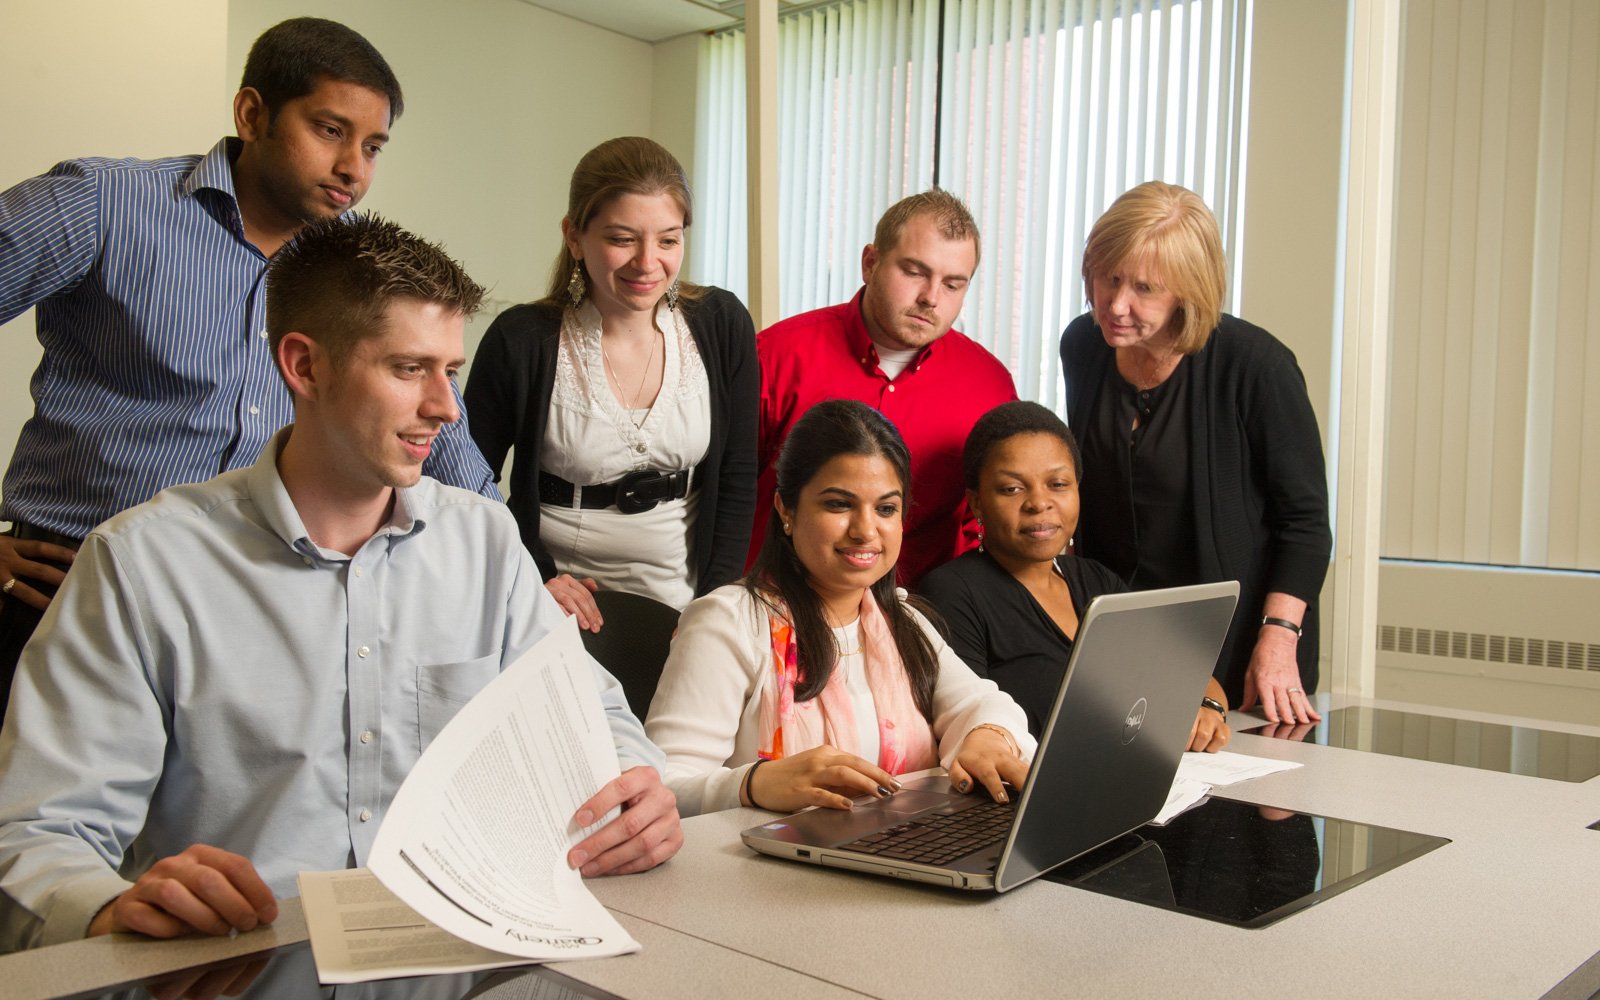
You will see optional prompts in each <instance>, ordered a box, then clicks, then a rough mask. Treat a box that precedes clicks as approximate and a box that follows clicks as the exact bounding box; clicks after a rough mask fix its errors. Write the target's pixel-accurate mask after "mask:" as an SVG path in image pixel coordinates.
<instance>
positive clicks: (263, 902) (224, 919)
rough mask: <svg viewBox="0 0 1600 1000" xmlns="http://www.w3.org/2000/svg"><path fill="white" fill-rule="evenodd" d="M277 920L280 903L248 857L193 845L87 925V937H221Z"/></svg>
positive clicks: (152, 869)
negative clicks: (194, 933)
mask: <svg viewBox="0 0 1600 1000" xmlns="http://www.w3.org/2000/svg"><path fill="white" fill-rule="evenodd" d="M276 919H278V901H277V900H276V899H274V898H273V896H272V890H271V889H268V888H267V884H266V883H265V882H263V881H262V880H261V876H260V875H259V874H258V873H257V872H256V869H255V866H254V865H252V864H251V863H250V861H249V859H248V858H244V857H241V856H240V855H237V854H234V853H232V852H229V851H224V850H222V849H221V848H220V847H212V846H211V845H210V844H195V845H194V846H193V847H190V848H188V849H187V850H185V851H184V852H183V853H181V854H174V855H171V856H170V857H165V858H162V859H161V860H160V861H157V862H156V863H155V864H154V865H152V866H151V867H150V870H149V871H147V872H145V873H144V874H143V875H140V876H139V879H138V881H136V882H134V883H133V886H132V888H130V889H128V890H127V891H125V892H124V893H122V895H120V896H118V897H116V898H115V899H113V900H112V901H111V902H109V903H107V904H106V905H105V907H104V908H102V909H101V910H100V912H99V913H97V914H95V917H94V919H93V920H92V921H90V922H89V933H88V935H87V936H88V937H96V936H98V935H101V934H122V933H126V932H129V931H133V932H135V933H139V934H147V935H149V936H150V937H158V938H170V937H177V936H178V935H180V934H187V933H189V932H191V931H199V932H200V933H202V934H215V935H222V934H228V933H231V932H232V931H248V930H254V929H255V928H256V927H257V926H258V925H260V924H270V923H272V922H273V921H274V920H276Z"/></svg>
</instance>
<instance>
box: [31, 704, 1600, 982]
mask: <svg viewBox="0 0 1600 1000" xmlns="http://www.w3.org/2000/svg"><path fill="white" fill-rule="evenodd" d="M1320 700H1321V701H1322V702H1323V704H1324V705H1326V703H1327V699H1326V698H1325V697H1324V698H1322V699H1320ZM1349 703H1350V704H1366V705H1372V706H1379V707H1392V708H1402V709H1409V710H1411V711H1418V712H1425V713H1428V714H1432V715H1436V716H1439V715H1449V716H1454V717H1457V718H1463V719H1469V720H1474V721H1488V722H1507V721H1510V722H1521V723H1522V724H1525V725H1533V726H1538V727H1541V728H1544V729H1547V730H1557V731H1566V732H1572V733H1578V734H1583V735H1590V736H1600V728H1596V727H1580V726H1567V725H1558V724H1551V723H1534V722H1529V721H1527V720H1507V719H1501V718H1496V717H1491V716H1484V715H1479V714H1474V713H1467V712H1447V711H1444V710H1440V709H1433V708H1424V707H1420V706H1404V705H1394V704H1393V703H1382V702H1359V703H1357V702H1349ZM1231 721H1232V722H1233V723H1234V725H1235V729H1236V730H1237V729H1239V728H1247V727H1249V726H1250V725H1253V724H1257V723H1258V722H1259V720H1255V719H1252V718H1250V717H1247V716H1241V715H1239V714H1238V713H1234V716H1233V718H1232V720H1231ZM1230 749H1234V750H1237V751H1239V752H1241V753H1246V754H1251V755H1255V756H1262V757H1275V758H1281V759H1286V760H1295V761H1299V762H1302V763H1303V764H1304V765H1305V766H1303V767H1300V768H1296V769H1294V770H1290V771H1285V772H1281V773H1279V774H1275V775H1270V776H1268V777H1265V778H1259V779H1256V780H1254V781H1250V782H1246V783H1242V784H1238V785H1233V786H1229V787H1227V788H1222V789H1218V790H1217V791H1216V792H1215V793H1214V794H1215V795H1218V796H1220V797H1224V798H1233V799H1238V800H1241V801H1247V802H1252V803H1258V804H1264V805H1270V806H1274V807H1279V808H1282V809H1288V810H1297V811H1301V812H1308V813H1314V814H1319V815H1323V816H1329V817H1334V818H1338V819H1345V820H1354V821H1360V822H1365V823H1371V824H1377V825H1381V826H1386V827H1394V828H1399V829H1403V830H1410V831H1414V832H1417V833H1424V834H1431V835H1434V836H1439V837H1445V838H1448V839H1449V840H1450V841H1451V843H1449V844H1446V845H1444V846H1442V847H1440V848H1438V849H1436V850H1433V851H1431V852H1429V853H1427V854H1424V855H1422V856H1421V857H1419V858H1416V859H1414V860H1412V861H1409V862H1408V863H1406V864H1403V865H1401V866H1399V867H1397V868H1395V869H1393V870H1390V871H1386V872H1384V873H1382V874H1380V875H1378V876H1377V877H1376V878H1374V879H1372V880H1371V881H1368V882H1364V883H1362V884H1359V885H1356V886H1355V887H1353V888H1351V889H1350V890H1349V891H1346V892H1343V893H1341V894H1339V895H1336V896H1333V897H1332V898H1329V899H1326V900H1323V901H1321V902H1319V903H1318V904H1316V905H1315V906H1312V907H1310V908H1309V909H1306V910H1304V911H1301V912H1299V913H1296V914H1293V915H1292V916H1290V917H1288V918H1286V919H1284V920H1282V921H1280V922H1278V923H1275V924H1272V925H1270V926H1267V927H1264V928H1259V929H1246V928H1241V927H1235V926H1230V925H1227V924H1223V923H1218V922H1214V921H1209V920H1204V919H1201V918H1198V917H1194V916H1191V915H1188V914H1183V913H1178V912H1172V911H1166V910H1161V909H1157V908H1155V907H1151V906H1146V905H1142V904H1139V903H1134V902H1129V901H1127V900H1122V899H1117V898H1114V897H1110V896H1105V895H1100V894H1097V893H1093V892H1088V891H1084V890H1081V889H1077V888H1073V887H1071V886H1065V885H1059V884H1056V883H1052V882H1046V881H1038V882H1034V883H1030V884H1028V885H1025V886H1023V887H1021V888H1019V889H1016V890H1014V891H1012V892H1009V893H1005V894H1003V895H999V896H995V895H991V894H969V893H960V892H954V891H950V890H941V889H936V888H931V887H927V886H920V885H913V884H908V883H901V882H896V881H893V880H889V879H881V878H873V877H870V876H863V875H854V874H851V873H848V872H841V871H837V870H832V869H822V868H817V867H813V866H810V865H801V864H794V863H788V862H783V861H778V860H775V859H771V858H765V857H761V856H758V855H755V854H753V853H752V852H750V851H749V850H748V849H747V848H745V847H744V846H743V845H742V844H741V843H740V841H739V832H740V831H741V830H742V829H744V828H745V827H747V826H750V825H753V824H755V823H758V822H760V821H762V820H763V819H766V818H770V814H768V813H763V812H758V811H755V810H731V811H728V812H723V813H716V814H711V815H707V816H700V817H695V818H693V819H689V820H686V821H685V825H684V830H685V846H684V848H683V850H682V851H680V852H679V854H678V856H677V857H676V858H674V859H673V860H672V861H671V862H670V863H668V864H666V865H663V866H662V867H660V868H658V869H656V870H655V871H652V872H648V873H644V874H641V875H631V876H627V877H625V878H617V879H599V880H595V881H593V882H591V883H590V886H591V888H592V889H593V890H594V892H595V894H596V896H598V897H599V899H600V900H601V902H603V903H604V904H605V905H606V906H608V907H609V908H611V909H612V911H613V912H615V913H616V914H617V916H618V918H619V920H620V921H621V922H622V923H623V925H624V926H625V927H626V928H627V929H628V930H629V932H630V933H632V934H634V936H635V937H637V938H638V939H639V940H640V942H641V943H642V944H643V945H644V950H643V951H642V952H641V953H639V954H637V955H630V956H625V957H622V958H618V959H607V960H603V961H596V962H572V963H559V964H554V965H551V966H549V968H550V969H552V970H555V971H557V972H559V973H560V974H561V975H563V976H565V977H569V978H570V979H571V980H574V981H576V982H578V983H582V984H586V985H587V986H588V987H592V988H593V989H595V990H599V991H604V992H605V993H610V994H614V995H617V996H623V997H651V998H653V997H667V998H673V997H721V996H727V997H747V996H758V995H767V996H781V997H813V996H816V997H829V996H853V995H862V996H872V997H884V998H901V997H903V998H916V1000H924V998H927V997H943V996H996V995H1010V996H1018V997H1025V996H1075V995H1083V996H1101V995H1107V994H1113V993H1114V994H1118V995H1126V996H1180V995H1192V996H1221V995H1227V996H1237V997H1256V996H1261V997H1280V996H1284V995H1292V996H1295V997H1297V998H1298V997H1362V996H1374V997H1377V996H1383V997H1392V996H1397V995H1399V996H1408V997H1410V996H1418V997H1426V996H1437V997H1496V998H1500V997H1530V998H1534V997H1551V998H1563V1000H1564V998H1577V1000H1589V998H1591V997H1593V996H1594V995H1595V994H1596V993H1597V991H1600V830H1593V829H1588V827H1589V825H1590V824H1594V823H1596V822H1597V821H1600V778H1593V779H1590V780H1588V781H1585V782H1581V783H1574V782H1565V781H1557V780H1552V779H1544V778H1533V777H1526V776H1522V775H1515V774H1504V773H1499V772H1495V771H1486V770H1478V769H1475V768H1469V767H1462V766H1455V765H1450V764H1442V763H1433V762H1430V761H1421V760H1411V759H1405V758H1400V757H1393V756H1388V755H1384V754H1378V753H1370V752H1363V751H1359V750H1345V749H1339V748H1334V747H1326V746H1316V745H1311V744H1306V743H1299V742H1289V741H1284V740H1275V739H1267V738H1263V737H1258V736H1251V735H1244V734H1241V735H1238V736H1236V737H1235V740H1234V743H1233V745H1232V746H1231V747H1230ZM303 939H304V925H303V923H302V922H301V921H300V920H299V913H298V908H297V907H294V906H289V907H286V910H285V916H284V918H283V919H280V921H279V923H278V925H277V926H276V927H274V928H271V929H267V930H263V931H257V932H252V933H251V934H246V935H241V936H240V937H239V938H237V939H234V940H232V941H228V940H220V941H218V940H189V941H181V942H150V941H143V940H133V939H129V938H122V939H118V940H114V941H113V940H107V939H99V940H96V941H85V942H75V943H72V944H68V945H60V946H56V947H54V948H47V949H40V950H38V951H34V952H29V953H24V954H19V955H13V956H7V957H4V958H0V983H5V984H6V986H5V987H3V991H4V992H5V993H6V994H7V995H15V996H76V995H89V994H90V993H91V992H92V991H93V990H94V989H97V988H98V989H100V990H104V989H107V988H110V987H112V986H114V985H119V984H124V983H129V982H137V981H141V980H143V979H145V978H147V977H149V976H151V975H153V974H155V973H156V972H158V971H164V970H167V969H177V968H182V967H186V966H193V965H196V964H199V963H200V962H205V961H216V960H219V959H222V958H225V957H228V956H230V955H235V954H245V953H248V952H250V951H259V950H261V949H263V948H274V947H279V946H282V945H288V944H294V943H296V942H298V941H302V940H303ZM69 971H70V972H71V973H72V974H71V975H70V976H65V974H66V973H67V972H69ZM64 977H65V978H64Z"/></svg>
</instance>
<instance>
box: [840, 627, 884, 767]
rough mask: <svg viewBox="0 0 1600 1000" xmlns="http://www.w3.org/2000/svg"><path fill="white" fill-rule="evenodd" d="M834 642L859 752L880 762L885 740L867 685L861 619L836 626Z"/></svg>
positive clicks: (876, 708)
mask: <svg viewBox="0 0 1600 1000" xmlns="http://www.w3.org/2000/svg"><path fill="white" fill-rule="evenodd" d="M833 642H834V645H835V646H836V647H838V650H839V654H840V655H839V659H838V662H837V664H836V665H835V666H834V669H835V670H843V671H844V689H845V693H846V694H848V695H849V696H850V707H851V708H852V709H854V710H855V713H856V742H857V746H858V747H859V748H860V749H858V750H857V751H856V753H857V754H858V755H859V756H861V757H864V758H865V759H867V760H868V761H871V762H872V763H874V764H876V763H878V751H879V750H880V749H881V748H882V743H881V741H880V740H879V739H878V706H877V704H876V703H875V702H874V701H873V700H872V688H871V687H869V686H868V685H867V658H866V654H865V653H863V652H862V650H861V619H859V618H857V619H856V620H855V621H853V622H851V623H850V624H848V625H842V626H840V627H839V628H836V629H834V630H833ZM839 749H841V750H848V749H850V748H849V747H840V748H839Z"/></svg>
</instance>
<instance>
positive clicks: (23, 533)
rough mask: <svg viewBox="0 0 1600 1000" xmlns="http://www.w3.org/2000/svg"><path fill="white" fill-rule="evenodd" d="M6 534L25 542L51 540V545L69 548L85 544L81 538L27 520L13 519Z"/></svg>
mask: <svg viewBox="0 0 1600 1000" xmlns="http://www.w3.org/2000/svg"><path fill="white" fill-rule="evenodd" d="M6 534H8V535H10V536H11V537H13V538H17V539H20V540H22V541H24V542H49V543H50V544H51V545H60V546H63V547H64V548H69V549H76V548H80V547H81V546H82V545H83V539H81V538H74V537H72V536H71V535H63V534H62V533H61V532H59V531H51V530H50V529H49V528H41V527H39V526H38V525H35V524H29V523H28V522H27V521H12V522H11V530H10V531H8V532H6Z"/></svg>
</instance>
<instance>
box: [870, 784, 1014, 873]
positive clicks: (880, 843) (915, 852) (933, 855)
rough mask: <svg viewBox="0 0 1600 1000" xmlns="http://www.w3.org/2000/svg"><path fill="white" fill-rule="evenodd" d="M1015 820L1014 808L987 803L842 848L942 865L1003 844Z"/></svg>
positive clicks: (917, 821) (902, 826)
mask: <svg viewBox="0 0 1600 1000" xmlns="http://www.w3.org/2000/svg"><path fill="white" fill-rule="evenodd" d="M1015 816H1016V807H1015V806H1014V805H1012V804H1009V803H1003V802H995V801H993V800H986V801H984V802H981V803H979V804H978V805H975V806H970V807H968V808H964V809H959V810H957V811H955V812H944V811H941V812H937V813H933V814H931V815H927V816H919V817H917V818H916V819H914V820H911V821H909V822H906V823H901V824H898V825H896V826H891V827H886V828H884V829H882V830H879V831H877V832H876V833H869V834H867V835H866V836H865V837H862V838H861V839H860V840H855V841H852V842H850V843H848V844H845V845H843V850H847V851H855V852H857V853H859V854H871V855H875V856H876V857H880V858H890V859H893V860H896V861H915V862H918V863H920V864H925V865H942V864H947V863H949V862H951V861H954V860H955V859H957V858H960V857H965V856H966V855H968V854H971V853H973V852H974V851H979V850H982V849H983V848H985V847H989V846H991V845H994V844H999V843H1002V842H1003V841H1004V840H1005V839H1006V834H1007V833H1008V832H1009V831H1010V829H1011V821H1012V819H1013V818H1014V817H1015Z"/></svg>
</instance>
